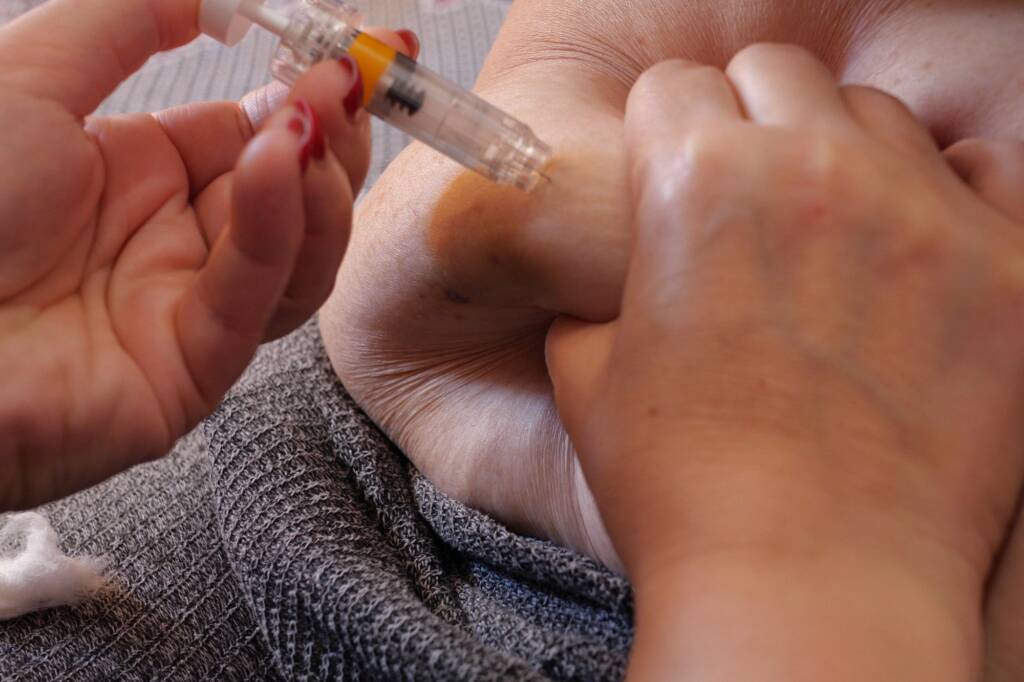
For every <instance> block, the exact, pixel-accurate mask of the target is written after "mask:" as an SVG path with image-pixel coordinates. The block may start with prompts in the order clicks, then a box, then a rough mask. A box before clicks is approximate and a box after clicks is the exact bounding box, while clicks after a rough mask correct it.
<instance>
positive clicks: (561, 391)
mask: <svg viewBox="0 0 1024 682" xmlns="http://www.w3.org/2000/svg"><path fill="white" fill-rule="evenodd" d="M616 329H617V323H616V322H609V323H607V324H590V323H587V322H581V321H579V320H576V319H573V318H569V317H561V318H558V319H557V320H555V321H554V323H552V325H551V329H550V330H549V331H548V335H547V339H546V342H545V346H544V354H545V359H546V361H547V366H548V374H549V375H550V377H551V383H552V385H553V386H554V391H555V404H556V405H557V406H558V411H559V414H560V415H561V417H562V421H563V423H565V425H566V427H567V428H568V429H569V432H570V433H572V432H575V431H577V429H578V427H580V426H581V425H582V424H583V422H584V420H585V418H586V415H587V414H588V413H589V411H590V409H591V407H592V406H593V405H594V404H595V401H596V398H597V397H598V395H599V392H600V390H601V384H602V381H603V379H604V376H605V373H606V372H607V368H608V363H609V358H610V357H611V352H612V346H613V344H614V342H615V334H616Z"/></svg>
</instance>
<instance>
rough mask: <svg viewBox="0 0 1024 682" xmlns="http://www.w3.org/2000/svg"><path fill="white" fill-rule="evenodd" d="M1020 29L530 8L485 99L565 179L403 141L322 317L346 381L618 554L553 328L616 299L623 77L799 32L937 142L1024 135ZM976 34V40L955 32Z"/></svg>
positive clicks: (516, 20)
mask: <svg viewBox="0 0 1024 682" xmlns="http://www.w3.org/2000/svg"><path fill="white" fill-rule="evenodd" d="M822 8H825V9H824V10H823V9H822ZM1022 30H1024V10H1022V9H1021V8H1020V7H1019V6H1018V5H1014V4H1013V3H1006V2H972V3H964V2H959V1H955V0H946V1H944V2H938V3H925V2H915V1H912V0H894V1H889V2H881V1H878V2H872V1H869V0H865V1H863V2H843V3H827V4H825V5H823V4H822V3H817V2H811V1H810V0H805V1H788V2H784V1H782V0H755V1H750V0H733V1H732V2H726V3H713V4H708V3H692V4H691V3H679V2H670V1H667V0H666V1H664V2H646V3H638V4H637V5H636V6H633V7H629V8H626V7H625V6H623V4H622V3H615V2H610V1H598V2H592V3H587V5H586V10H585V11H584V10H583V9H581V8H580V7H579V6H577V5H576V4H575V3H569V2H560V3H552V2H542V1H540V0H537V1H534V0H520V2H517V3H516V4H515V5H514V7H513V9H512V11H511V12H510V16H509V18H508V21H507V23H506V26H505V27H504V29H503V31H502V33H501V35H500V36H499V39H498V41H497V43H496V45H495V46H494V49H493V51H492V53H491V55H490V57H489V59H488V61H487V63H486V65H485V67H484V70H483V73H482V74H481V76H480V80H479V83H478V87H477V90H478V91H479V92H480V93H482V94H483V95H485V96H486V97H488V98H489V99H491V100H492V101H494V102H496V103H497V104H499V105H501V106H504V107H505V108H507V109H508V110H510V111H511V112H513V113H514V114H516V115H518V116H520V117H521V118H523V119H524V120H525V121H527V122H528V123H530V124H531V125H532V126H533V127H534V129H535V130H536V131H537V132H538V133H539V134H540V135H541V137H543V138H545V139H546V140H547V141H549V142H550V143H552V144H553V145H554V146H555V148H556V150H557V151H556V158H555V160H554V162H553V164H552V166H551V168H550V169H549V171H550V173H551V175H552V176H553V181H552V183H551V184H550V185H549V186H545V187H541V188H540V189H538V190H537V191H535V192H534V193H533V194H532V195H530V196H529V197H524V196H522V195H521V194H518V193H516V192H514V191H509V190H504V189H501V188H495V187H492V186H489V185H488V184H487V183H484V182H482V181H480V180H478V179H476V178H475V177H473V176H471V175H467V174H466V173H464V172H463V171H461V170H460V169H459V168H458V167H456V166H455V165H454V164H452V163H450V162H448V161H446V160H445V159H443V158H441V157H439V156H438V155H436V154H435V153H433V152H432V151H430V150H428V149H426V148H424V147H422V146H418V145H414V146H412V147H411V148H409V149H408V150H407V151H406V152H405V153H403V154H402V155H401V156H400V157H399V158H398V159H397V160H396V161H395V162H394V163H393V164H392V165H391V167H390V168H389V170H388V171H387V172H386V173H385V175H384V177H383V178H381V180H380V181H379V182H378V184H377V186H376V187H375V188H374V190H373V192H371V194H370V195H369V196H368V197H367V199H366V201H365V202H364V203H363V204H362V206H361V207H360V215H359V217H358V220H357V229H356V230H355V232H354V234H353V239H352V242H351V245H350V249H351V251H350V254H351V257H350V258H348V259H347V260H346V262H345V265H344V266H343V268H342V270H341V272H340V274H339V279H338V288H337V290H336V294H335V295H334V296H332V298H331V299H330V300H329V302H328V304H327V306H326V307H325V309H324V310H323V311H322V314H321V324H322V329H323V333H324V337H325V339H326V341H327V344H328V349H329V351H330V354H331V358H332V361H333V363H334V365H335V368H336V370H337V372H338V375H339V377H340V378H341V379H342V381H343V382H344V383H345V385H346V387H347V388H348V389H349V390H350V391H351V392H352V394H353V395H354V396H355V397H356V399H357V400H358V401H359V402H360V404H361V405H362V406H363V407H364V409H366V411H367V412H368V414H369V415H370V416H371V417H372V418H373V419H375V420H376V421H377V423H378V424H380V425H381V426H382V427H383V428H384V429H385V431H386V432H387V433H388V434H389V435H390V436H391V437H392V439H394V440H395V442H396V443H398V444H399V445H400V446H401V447H402V449H403V450H404V451H405V452H406V454H407V455H408V456H409V457H410V459H411V460H412V461H413V462H414V463H415V464H416V465H417V467H419V468H420V470H421V471H423V472H424V473H425V474H426V475H427V476H428V477H429V478H430V479H431V480H432V481H434V482H435V483H436V484H437V485H439V486H440V487H441V488H442V489H443V490H445V491H446V492H448V493H449V494H451V495H453V496H454V497H456V498H458V499H460V500H462V501H464V502H466V503H468V504H470V505H472V506H475V507H477V508H479V509H482V510H483V511H486V512H488V513H490V514H492V515H494V516H496V517H497V518H499V519H502V520H503V521H505V522H506V523H507V524H509V525H510V526H511V527H513V528H515V529H517V530H519V531H522V532H525V533H530V534H534V535H537V536H540V537H545V538H550V539H553V540H555V541H557V542H560V543H562V544H565V545H567V546H569V547H572V548H575V549H577V550H579V551H581V552H583V553H586V554H590V555H591V556H594V557H596V558H597V559H599V560H601V561H603V562H604V563H606V564H608V565H610V566H613V567H618V566H620V564H619V561H618V558H617V557H616V555H615V552H614V550H613V548H612V547H611V544H610V542H609V541H608V537H607V533H606V532H605V531H604V528H603V525H602V523H601V520H600V517H599V515H598V514H597V513H596V510H595V508H594V505H593V501H592V498H591V496H590V494H589V491H588V490H587V488H586V485H585V483H584V481H583V478H582V476H581V474H580V471H579V466H578V462H577V461H576V459H575V456H574V454H573V452H572V448H571V446H570V443H569V440H568V438H567V436H566V434H565V432H564V429H563V428H562V426H561V424H560V422H559V420H558V417H557V413H556V410H555V408H554V404H553V402H552V398H551V388H550V382H549V380H548V377H547V372H546V369H545V367H544V361H543V339H544V333H545V331H546V329H547V327H548V325H549V324H550V322H551V321H552V320H553V319H554V318H555V317H556V316H557V315H558V314H568V315H571V316H574V317H578V318H582V319H586V320H594V321H602V320H608V319H611V318H613V317H614V316H615V315H616V314H617V312H618V306H619V301H620V298H621V287H622V282H623V281H624V273H625V268H626V262H627V253H628V245H629V236H628V229H627V225H628V201H627V199H626V197H627V196H628V195H627V192H626V181H627V178H626V172H625V161H624V159H625V149H624V143H623V115H624V108H625V102H626V97H627V94H628V92H629V87H630V86H631V85H632V83H633V82H634V81H635V80H636V78H637V77H638V76H639V74H640V73H641V72H642V71H643V70H644V69H645V68H647V67H649V66H651V65H653V64H654V63H656V62H658V61H661V60H662V59H666V58H672V57H680V56H684V57H687V58H689V59H693V60H695V61H697V62H700V63H705V64H712V65H716V66H720V67H724V66H725V64H726V63H727V62H728V60H729V59H730V57H731V56H732V55H733V54H735V52H736V51H738V50H739V49H741V48H742V47H743V46H745V45H748V44H750V43H753V42H757V41H765V40H767V41H774V42H788V43H796V44H800V45H803V46H804V47H806V48H807V49H809V50H810V51H811V52H812V53H813V54H815V55H816V56H818V57H819V58H821V59H823V61H824V62H825V63H826V64H829V65H830V66H831V67H832V69H833V70H834V72H835V73H836V75H837V78H838V79H839V81H840V82H842V83H863V84H867V85H874V86H878V87H881V88H883V89H886V90H888V91H890V92H892V93H893V94H895V95H897V96H899V97H901V98H903V99H904V100H905V101H906V102H907V103H908V104H909V106H910V107H911V109H912V110H913V111H914V113H915V114H916V115H918V116H919V117H921V119H922V120H923V121H924V123H925V125H926V126H927V127H928V128H929V129H930V130H931V131H932V132H933V133H934V134H935V135H936V136H937V137H938V138H939V140H940V143H942V144H943V145H946V144H948V143H951V142H953V141H955V140H959V139H964V138H969V137H977V136H983V137H1011V138H1012V137H1017V138H1021V137H1024V119H1021V117H1019V116H1017V115H1015V113H1014V112H1016V111H1020V110H1021V109H1022V108H1024V82H1022V81H1021V80H1020V79H1021V77H1020V75H1019V74H1020V73H1024V51H1021V50H1020V49H1019V44H1018V42H1017V37H1018V36H1019V35H1020V31H1022ZM981 34H983V35H985V40H984V41H983V44H981V45H979V43H977V42H969V41H965V40H959V39H957V36H959V35H981ZM897 53H898V58H897V57H896V56H894V55H896V54H897ZM382 273H386V274H382Z"/></svg>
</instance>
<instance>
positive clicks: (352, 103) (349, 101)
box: [339, 55, 363, 120]
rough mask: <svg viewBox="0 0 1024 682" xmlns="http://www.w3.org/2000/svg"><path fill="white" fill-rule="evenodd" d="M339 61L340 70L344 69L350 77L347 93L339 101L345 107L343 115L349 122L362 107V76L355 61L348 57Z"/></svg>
mask: <svg viewBox="0 0 1024 682" xmlns="http://www.w3.org/2000/svg"><path fill="white" fill-rule="evenodd" d="M339 61H340V62H341V66H342V68H344V69H345V71H346V72H348V74H349V76H350V77H351V80H350V81H349V87H348V93H346V94H345V98H344V99H342V100H341V104H342V106H343V107H345V113H346V114H347V115H348V117H349V119H350V120H351V119H352V118H353V117H355V115H356V112H357V111H359V108H360V107H361V106H363V75H362V74H361V73H360V72H359V65H358V64H356V60H354V59H352V57H350V56H349V55H345V56H343V57H342V58H341V59H340V60H339Z"/></svg>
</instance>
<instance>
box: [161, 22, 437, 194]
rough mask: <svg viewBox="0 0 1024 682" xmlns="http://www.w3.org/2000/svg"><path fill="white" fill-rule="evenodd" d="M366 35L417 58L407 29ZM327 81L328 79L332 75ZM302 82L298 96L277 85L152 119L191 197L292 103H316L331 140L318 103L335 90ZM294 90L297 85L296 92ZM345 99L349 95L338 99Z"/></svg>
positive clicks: (324, 109) (330, 127) (371, 31)
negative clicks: (176, 156) (174, 154)
mask: <svg viewBox="0 0 1024 682" xmlns="http://www.w3.org/2000/svg"><path fill="white" fill-rule="evenodd" d="M366 33H369V34H370V35H373V36H374V37H375V38H377V39H378V40H381V41H382V42H385V43H387V44H388V45H390V46H391V47H393V48H395V49H396V50H399V51H401V52H404V53H406V54H408V55H409V56H411V57H413V58H415V56H414V54H418V53H419V39H418V38H417V37H416V34H415V33H413V32H412V31H410V30H408V29H402V30H399V31H390V30H388V29H385V28H379V27H369V28H367V29H366ZM325 69H326V67H324V66H323V65H320V66H318V67H317V68H315V69H312V70H311V71H324V70H325ZM307 75H308V74H307ZM326 78H328V79H329V78H330V76H329V75H328V76H326ZM303 81H306V84H305V86H304V87H303V88H302V92H300V93H299V94H297V95H292V96H290V95H289V91H288V88H287V87H285V86H284V85H282V84H281V83H277V82H275V83H271V84H269V85H266V86H264V87H262V88H259V89H258V90H254V91H253V92H250V93H249V94H247V95H246V96H245V97H243V98H242V100H241V102H238V103H235V102H202V103H197V104H188V105H185V106H180V107H174V108H171V109H167V110H165V111H161V112H159V113H157V114H155V116H156V119H157V121H158V122H159V123H160V125H161V126H162V127H163V128H164V131H165V132H166V133H167V136H168V138H170V140H171V142H172V143H173V144H174V146H175V147H176V148H177V149H178V152H179V153H180V154H181V160H182V162H183V163H184V164H185V169H186V171H187V172H188V176H189V185H190V190H191V194H192V196H195V195H197V194H198V193H200V192H202V191H203V190H204V189H206V187H207V186H208V185H209V184H210V183H211V182H213V181H214V180H216V179H217V178H219V177H220V176H221V175H223V174H225V173H227V172H228V171H230V170H231V169H232V168H233V167H234V165H235V163H236V162H237V161H238V156H239V154H241V153H242V149H243V148H245V145H246V144H248V142H249V140H251V139H252V136H253V135H254V134H255V132H256V131H257V130H259V129H260V128H261V127H262V126H263V123H264V121H266V120H267V119H268V118H270V117H271V116H272V115H273V114H274V113H276V112H277V111H279V110H280V109H281V107H283V106H284V105H286V104H287V103H288V102H290V101H294V100H295V99H305V100H307V101H310V102H311V103H313V104H314V109H316V110H317V111H320V112H323V114H325V115H323V116H322V118H323V120H325V121H328V124H329V125H328V126H327V134H328V136H329V137H330V138H331V139H335V134H336V133H337V131H336V130H335V129H334V126H333V123H331V121H332V120H333V119H331V116H329V115H326V114H329V113H330V112H328V111H327V109H328V108H329V107H325V106H322V102H323V101H328V100H330V99H331V98H332V97H334V98H337V97H338V87H339V86H336V85H334V84H332V83H326V91H325V92H323V93H315V92H312V91H313V90H315V89H316V88H317V87H324V85H325V83H324V77H315V78H313V79H306V77H303V79H300V83H301V82H303ZM298 85H299V84H298V83H297V84H296V87H298ZM348 85H349V83H348V82H345V83H341V84H340V87H342V88H347V86H348ZM345 95H347V90H346V91H345V92H344V93H342V94H341V97H342V98H343V97H344V96H345ZM331 108H333V109H337V108H338V107H331ZM334 115H335V116H336V115H337V112H334ZM360 123H362V122H360ZM367 132H368V129H367ZM367 145H368V138H367V141H366V142H364V143H363V144H362V145H361V146H362V147H364V148H365V147H367ZM340 151H342V152H343V151H344V149H341V150H340ZM359 159H360V157H359V155H358V153H355V154H353V156H352V158H351V159H348V160H349V161H351V162H352V164H353V167H354V168H356V169H357V168H358V162H359ZM364 173H365V171H364ZM360 182H361V181H360Z"/></svg>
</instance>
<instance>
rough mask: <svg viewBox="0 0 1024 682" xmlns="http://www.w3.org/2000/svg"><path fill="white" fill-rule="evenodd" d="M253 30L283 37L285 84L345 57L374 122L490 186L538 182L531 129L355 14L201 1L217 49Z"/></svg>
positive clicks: (332, 5) (300, 3)
mask: <svg viewBox="0 0 1024 682" xmlns="http://www.w3.org/2000/svg"><path fill="white" fill-rule="evenodd" d="M253 23H256V24H259V25H260V26H262V27H264V28H266V29H267V30H269V31H271V32H272V33H274V34H276V35H278V36H280V37H281V47H280V50H279V52H278V54H277V56H276V58H275V59H274V63H273V67H272V69H273V72H274V75H275V77H277V78H278V79H279V80H281V81H283V82H284V83H286V84H289V85H291V84H292V83H293V82H294V81H295V80H297V79H298V77H299V76H300V75H302V74H303V73H304V72H305V71H306V70H307V69H309V68H310V67H311V66H313V65H314V64H316V63H317V62H320V61H323V60H327V59H338V58H340V57H341V56H342V55H344V54H348V55H350V56H351V57H352V58H353V59H354V60H355V61H356V63H357V64H358V65H359V69H360V71H361V73H362V76H363V83H364V88H365V89H364V105H365V106H366V109H367V110H368V111H369V112H370V113H371V114H373V115H374V116H377V117H378V118H380V119H382V120H383V121H386V122H387V123H389V124H391V125H393V126H395V127H396V128H399V129H401V130H403V131H405V132H406V133H408V134H409V135H411V136H413V137H415V138H416V139H417V140H420V141H421V142H424V143H425V144H428V145H430V146H431V147H433V148H434V149H436V150H438V151H439V152H441V153H442V154H444V155H446V156H448V157H449V158H451V159H453V160H455V161H457V162H459V163H461V164H462V165H463V166H465V167H466V168H469V169H471V170H474V171H476V172H478V173H480V174H481V175H483V176H484V177H487V178H489V179H491V180H493V181H495V182H498V183H501V184H507V185H514V186H516V187H519V188H520V189H523V190H526V191H529V190H531V189H532V188H533V187H534V186H535V185H536V184H537V182H538V181H539V180H540V179H541V178H542V177H544V176H543V170H544V166H545V164H546V163H547V162H548V159H549V158H550V157H551V148H550V147H549V146H548V145H546V144H544V143H543V142H542V141H541V140H539V139H538V138H537V136H536V135H534V134H533V131H531V130H530V128H529V127H527V126H526V125H525V124H523V123H522V122H520V121H518V120H516V119H515V118H513V117H512V116H510V115H508V114H506V113H505V112H503V111H501V110H500V109H498V108H496V107H493V106H491V105H490V104H488V103H487V102H485V101H483V100H482V99H480V98H479V97H477V96H476V95H474V94H472V93H470V92H468V91H466V90H464V89H462V88H460V87H459V86H457V85H455V84H454V83H450V82H448V81H446V80H444V79H443V78H441V77H440V76H438V75H437V74H435V73H433V72H431V71H429V70H428V69H425V68H424V67H422V66H420V65H418V64H417V63H416V62H414V61H412V60H411V59H409V58H408V57H406V56H404V55H402V54H399V53H397V52H396V51H395V50H394V49H392V48H391V47H389V46H387V45H385V44H384V43H381V42H380V41H378V40H376V39H375V38H373V37H371V36H369V35H367V34H365V33H363V32H361V31H360V30H359V29H358V26H359V25H360V23H361V16H360V14H359V12H357V11H356V10H354V9H352V8H351V7H349V6H348V5H346V4H345V3H344V2H341V0H297V2H296V3H295V4H294V5H293V6H292V7H290V8H289V9H287V10H285V11H283V12H279V11H276V10H272V9H269V8H267V7H265V6H264V5H263V0H203V3H202V6H201V9H200V17H199V25H200V28H201V29H202V30H203V32H204V33H207V34H209V35H211V36H212V37H214V38H216V39H217V40H220V41H221V42H223V43H226V44H228V45H233V44H235V43H237V42H238V41H239V40H240V39H241V38H242V36H244V35H245V33H246V32H247V31H248V30H249V28H250V27H251V25H252V24H253Z"/></svg>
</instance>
